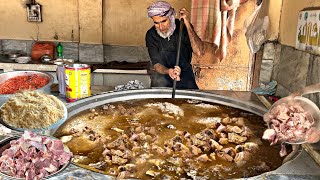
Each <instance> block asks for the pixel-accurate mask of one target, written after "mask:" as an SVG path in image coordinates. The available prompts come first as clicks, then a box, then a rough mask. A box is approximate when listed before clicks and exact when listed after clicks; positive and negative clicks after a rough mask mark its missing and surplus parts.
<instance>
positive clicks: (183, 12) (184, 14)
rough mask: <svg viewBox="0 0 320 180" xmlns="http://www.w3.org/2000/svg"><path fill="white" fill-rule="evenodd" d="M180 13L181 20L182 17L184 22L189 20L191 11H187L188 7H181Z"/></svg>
mask: <svg viewBox="0 0 320 180" xmlns="http://www.w3.org/2000/svg"><path fill="white" fill-rule="evenodd" d="M179 14H180V18H179V19H180V20H181V18H183V20H184V22H189V16H188V15H189V12H188V11H187V9H186V8H182V9H180V11H179Z"/></svg>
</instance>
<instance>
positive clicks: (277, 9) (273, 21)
mask: <svg viewBox="0 0 320 180" xmlns="http://www.w3.org/2000/svg"><path fill="white" fill-rule="evenodd" d="M268 1H269V3H270V4H269V10H268V15H269V18H270V38H269V40H271V41H274V40H277V39H278V37H279V28H280V15H281V12H282V10H281V7H282V1H283V0H268Z"/></svg>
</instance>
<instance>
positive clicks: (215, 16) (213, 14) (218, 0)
mask: <svg viewBox="0 0 320 180" xmlns="http://www.w3.org/2000/svg"><path fill="white" fill-rule="evenodd" d="M245 1H247V0H192V4H191V23H192V24H193V26H194V29H195V32H196V33H197V34H198V36H199V37H200V38H201V39H202V40H203V41H206V42H209V43H212V44H213V51H214V53H215V54H216V55H217V57H218V58H219V59H220V60H222V59H224V58H225V57H226V55H227V46H228V43H229V42H230V41H231V37H232V34H233V30H234V20H235V15H236V10H237V8H238V7H239V5H240V2H241V3H242V2H245Z"/></svg>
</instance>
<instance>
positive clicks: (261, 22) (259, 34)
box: [244, 0, 270, 53]
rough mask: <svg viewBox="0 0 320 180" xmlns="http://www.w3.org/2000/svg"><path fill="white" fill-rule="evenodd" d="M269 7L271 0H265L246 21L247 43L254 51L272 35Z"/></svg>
mask: <svg viewBox="0 0 320 180" xmlns="http://www.w3.org/2000/svg"><path fill="white" fill-rule="evenodd" d="M268 7H269V1H268V0H263V1H262V3H261V4H260V5H259V6H257V8H256V9H255V10H254V12H253V13H252V14H251V15H250V16H249V17H248V19H246V21H245V22H244V29H245V36H246V39H247V44H248V46H249V49H250V51H251V52H252V53H256V52H257V51H258V50H259V49H260V47H261V45H262V44H263V43H264V42H266V41H267V40H268V39H269V37H270V30H269V24H270V23H269V16H268Z"/></svg>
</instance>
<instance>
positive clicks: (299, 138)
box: [262, 103, 314, 157]
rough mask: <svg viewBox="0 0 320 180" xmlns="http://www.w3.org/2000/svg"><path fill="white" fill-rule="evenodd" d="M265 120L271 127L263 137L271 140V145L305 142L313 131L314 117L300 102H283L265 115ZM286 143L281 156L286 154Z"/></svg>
mask: <svg viewBox="0 0 320 180" xmlns="http://www.w3.org/2000/svg"><path fill="white" fill-rule="evenodd" d="M264 121H265V122H267V123H268V125H269V129H267V130H266V131H265V132H264V134H263V137H262V138H263V139H265V140H269V141H270V142H271V145H274V144H277V143H278V142H280V143H283V142H289V143H296V142H304V141H306V140H307V139H308V137H309V136H310V135H311V134H312V132H313V130H314V129H313V128H312V126H313V124H314V119H313V118H312V116H311V115H310V114H309V113H308V112H307V111H305V110H304V109H303V108H302V107H301V106H300V105H299V104H294V105H288V104H285V103H282V104H280V105H278V106H275V107H273V108H272V109H271V110H270V111H269V112H268V113H266V114H265V115H264ZM286 154H287V153H286V150H285V146H284V144H282V148H281V151H280V156H282V157H283V156H285V155H286Z"/></svg>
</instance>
